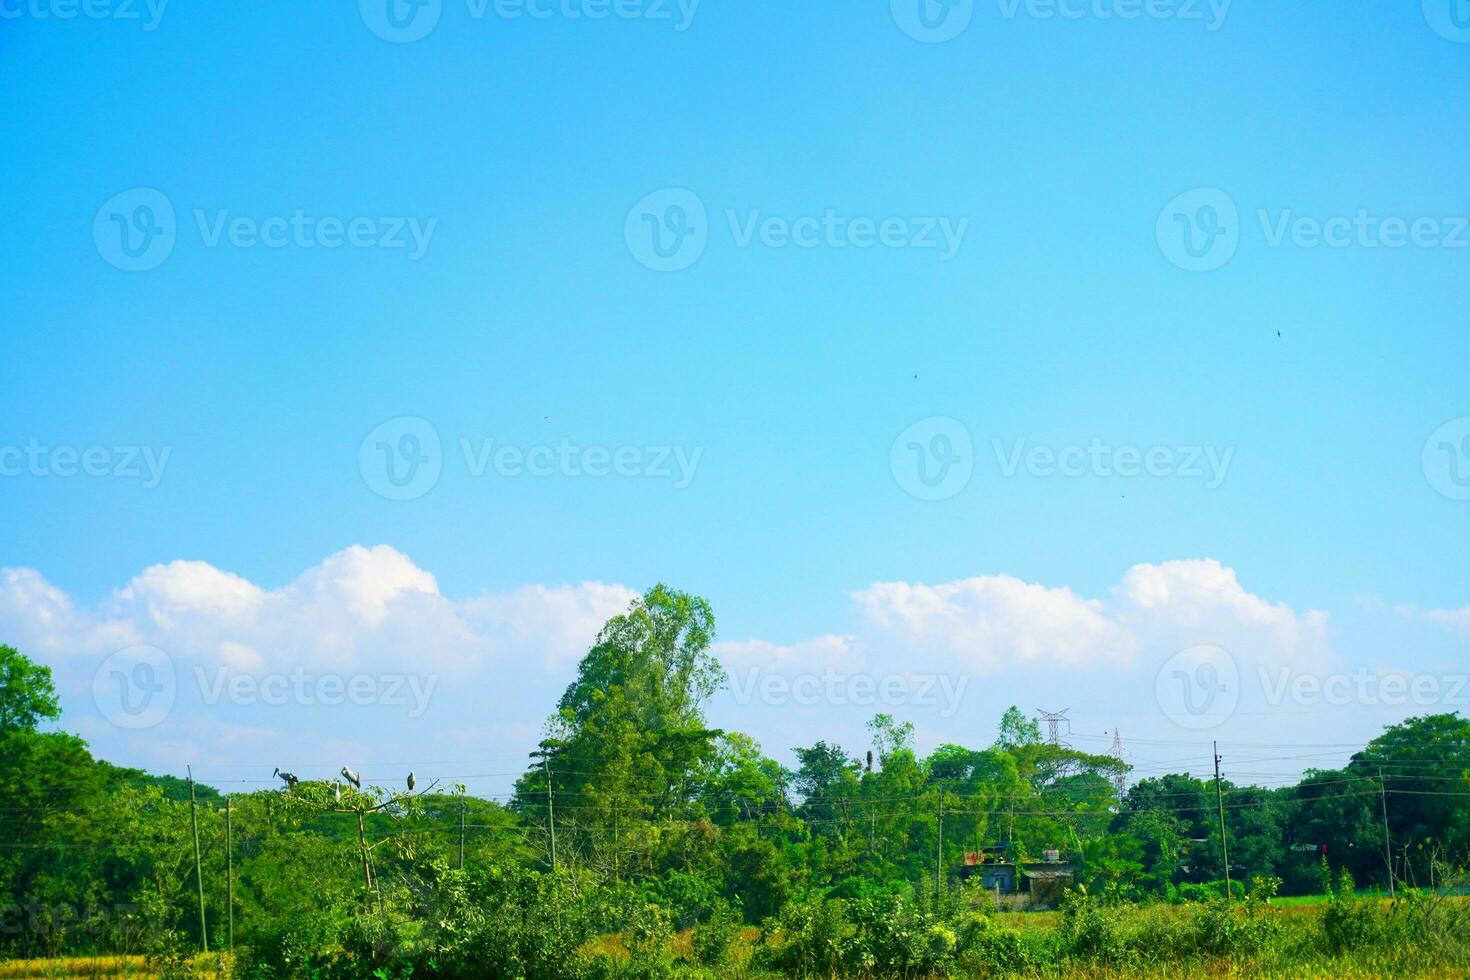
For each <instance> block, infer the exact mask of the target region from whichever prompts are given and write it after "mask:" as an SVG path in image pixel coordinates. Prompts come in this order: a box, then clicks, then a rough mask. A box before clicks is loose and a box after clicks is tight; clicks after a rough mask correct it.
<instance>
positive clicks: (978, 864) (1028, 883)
mask: <svg viewBox="0 0 1470 980" xmlns="http://www.w3.org/2000/svg"><path fill="white" fill-rule="evenodd" d="M1042 854H1043V856H1044V858H1045V859H1044V860H1041V861H1017V860H1015V857H1014V856H1013V849H1012V848H1011V846H1010V845H1009V844H997V845H994V846H992V847H990V848H987V849H986V850H985V851H978V852H970V853H967V854H966V855H965V864H964V866H963V867H962V868H960V869H959V872H958V877H959V879H960V880H961V881H968V880H970V879H973V878H979V879H980V887H981V888H984V889H985V890H986V891H988V892H994V893H996V894H997V895H1001V896H1025V904H1027V905H1033V906H1034V905H1055V904H1056V903H1057V902H1059V901H1061V898H1062V892H1064V891H1066V890H1067V889H1068V888H1070V887H1071V886H1072V885H1073V884H1075V883H1076V881H1077V865H1076V864H1074V863H1072V862H1070V861H1063V860H1062V856H1061V852H1060V851H1058V850H1052V849H1048V850H1044V851H1042Z"/></svg>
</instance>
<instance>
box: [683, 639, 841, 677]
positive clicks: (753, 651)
mask: <svg viewBox="0 0 1470 980" xmlns="http://www.w3.org/2000/svg"><path fill="white" fill-rule="evenodd" d="M711 652H712V653H714V655H715V656H716V657H718V658H719V660H720V662H721V663H722V664H724V665H725V667H726V668H727V669H730V670H736V669H741V668H751V667H758V668H764V669H766V670H816V669H819V668H822V667H828V666H839V665H840V666H845V667H847V668H849V669H852V668H853V667H855V666H856V665H857V663H858V659H859V658H860V655H861V652H860V651H859V650H858V648H857V638H856V637H853V636H843V635H841V634H837V633H824V634H822V635H821V636H814V637H812V638H811V639H809V640H802V641H800V642H798V643H790V644H784V645H783V644H779V643H771V642H769V641H767V640H738V641H732V642H725V643H716V644H714V645H713V646H712V647H711Z"/></svg>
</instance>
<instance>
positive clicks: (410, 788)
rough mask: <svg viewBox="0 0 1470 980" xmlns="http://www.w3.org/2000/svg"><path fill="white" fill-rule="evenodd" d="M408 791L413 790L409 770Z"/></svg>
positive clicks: (411, 776)
mask: <svg viewBox="0 0 1470 980" xmlns="http://www.w3.org/2000/svg"><path fill="white" fill-rule="evenodd" d="M408 791H409V792H410V793H412V792H413V773H412V772H411V771H410V772H409V774H408Z"/></svg>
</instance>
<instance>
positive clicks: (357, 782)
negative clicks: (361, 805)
mask: <svg viewBox="0 0 1470 980" xmlns="http://www.w3.org/2000/svg"><path fill="white" fill-rule="evenodd" d="M342 778H343V779H345V780H347V781H348V782H349V783H351V784H352V785H353V786H356V787H357V788H358V789H362V778H361V777H360V776H358V774H357V773H355V772H353V771H352V770H351V769H348V768H347V767H346V766H343V767H342Z"/></svg>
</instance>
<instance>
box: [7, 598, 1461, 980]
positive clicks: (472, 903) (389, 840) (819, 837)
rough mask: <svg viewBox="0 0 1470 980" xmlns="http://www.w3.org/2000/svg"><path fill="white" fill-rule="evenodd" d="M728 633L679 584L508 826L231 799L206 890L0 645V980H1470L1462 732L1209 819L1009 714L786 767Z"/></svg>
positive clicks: (1226, 808)
mask: <svg viewBox="0 0 1470 980" xmlns="http://www.w3.org/2000/svg"><path fill="white" fill-rule="evenodd" d="M713 635H714V616H713V613H712V611H711V610H710V608H709V605H708V604H707V603H706V602H705V601H704V600H702V599H699V598H698V597H695V596H691V595H687V594H684V593H680V592H676V591H673V590H670V589H668V588H665V587H663V586H659V587H655V588H654V589H652V590H650V591H649V592H648V593H647V595H645V596H644V597H643V598H642V599H641V600H640V601H638V602H636V603H635V604H634V605H633V607H632V608H631V609H630V610H629V611H628V612H627V613H626V614H624V615H621V616H617V617H615V618H613V619H612V620H610V621H609V622H608V623H607V624H606V626H605V627H604V628H603V630H602V632H601V634H600V635H599V637H598V639H597V642H596V643H595V645H594V646H593V647H592V649H591V650H590V651H589V652H588V653H587V655H586V656H585V657H584V658H583V660H582V662H581V664H580V666H579V668H578V673H577V677H576V679H575V680H574V681H573V682H572V684H571V685H570V686H569V687H568V688H567V690H566V693H565V694H564V695H563V696H562V698H561V701H560V702H559V704H558V705H557V706H556V711H555V713H554V714H553V715H552V718H551V721H550V723H549V725H548V729H547V737H546V739H545V740H544V741H543V742H542V743H541V745H540V746H539V751H538V753H536V755H535V757H534V758H532V759H530V760H528V766H527V769H526V771H525V774H524V775H523V776H522V777H521V778H520V780H519V782H518V783H517V785H516V789H515V793H514V795H513V797H512V798H511V799H509V800H507V801H505V802H504V803H498V802H492V801H488V800H481V799H476V798H473V797H469V796H467V795H466V794H465V793H464V792H463V790H462V788H460V787H445V786H430V787H427V788H426V787H424V786H417V787H416V788H415V789H412V790H410V789H408V788H406V787H403V786H394V787H392V788H387V787H377V786H372V785H369V784H368V783H366V782H364V783H363V785H361V786H355V785H353V784H352V783H351V782H349V781H348V780H346V779H345V778H344V779H342V780H336V781H331V782H326V781H301V782H299V783H297V784H296V785H294V786H292V787H289V788H288V787H287V786H286V784H285V783H282V785H281V786H280V788H277V789H272V790H262V791H257V792H252V793H246V794H236V795H233V796H232V797H230V799H229V806H228V821H229V837H230V846H229V847H228V848H227V846H226V819H227V817H226V799H225V797H223V796H221V795H220V794H219V793H218V792H216V791H215V790H213V789H210V788H208V787H204V786H199V787H196V788H195V796H196V800H197V805H196V807H195V809H194V812H193V814H192V816H193V817H194V818H196V819H197V822H198V833H199V839H200V869H199V872H198V873H196V866H195V851H194V837H193V832H192V827H191V805H190V802H189V792H190V790H189V786H188V784H187V783H185V782H183V781H181V780H178V779H176V778H172V777H156V776H150V775H148V774H145V773H142V772H138V771H136V770H129V769H121V768H118V767H115V766H112V765H109V764H107V763H105V762H102V761H98V760H94V759H93V758H92V757H91V755H90V754H89V752H88V751H87V748H86V745H85V744H84V743H83V742H82V741H81V740H80V739H79V738H76V737H75V736H72V735H68V734H63V733H56V732H41V731H38V730H37V727H38V725H40V724H41V723H43V722H45V721H47V720H49V719H55V718H56V717H57V715H58V708H57V702H56V697H55V693H54V690H53V689H52V684H51V678H50V672H49V670H48V669H47V668H45V667H42V666H39V665H37V664H34V663H33V662H32V661H30V660H28V659H27V658H26V657H24V656H23V655H22V654H21V653H19V652H18V651H16V650H14V649H12V648H9V647H0V785H4V786H5V787H6V794H5V796H4V798H3V800H0V831H3V833H0V978H5V977H10V976H21V975H43V974H41V973H37V972H35V971H44V970H47V969H51V968H52V967H50V966H46V965H41V966H36V965H35V964H31V963H26V964H22V963H20V962H19V961H21V960H41V959H48V958H56V957H63V956H69V957H84V956H96V957H103V956H105V957H137V958H140V959H133V960H128V959H117V960H107V961H102V960H94V961H90V962H91V965H88V963H87V961H83V960H73V961H70V965H63V964H55V969H56V970H59V971H61V972H56V973H53V974H51V975H76V976H85V975H104V973H103V972H97V973H93V972H92V971H93V970H94V969H96V970H98V971H102V970H103V969H104V968H102V967H97V966H96V964H97V963H100V962H105V963H111V964H113V966H114V967H116V969H118V970H119V971H121V970H124V969H131V968H136V969H139V970H144V971H147V972H148V973H150V974H153V975H167V976H185V975H191V974H201V975H213V974H215V973H216V972H219V973H232V974H233V975H235V976H241V977H250V978H277V977H279V978H285V977H323V978H326V977H333V978H334V977H367V976H374V977H381V978H385V980H387V978H400V977H402V978H406V977H410V976H412V977H454V978H460V977H463V978H470V977H517V976H519V977H548V978H549V977H664V976H708V977H725V976H732V975H734V976H751V977H756V976H773V977H774V976H813V977H829V976H908V977H929V976H948V975H954V976H975V975H985V974H987V973H1029V974H1039V975H1045V974H1058V975H1059V974H1061V973H1068V974H1081V975H1084V976H1086V975H1098V976H1134V975H1139V974H1145V975H1147V974H1150V973H1157V974H1158V975H1164V973H1166V972H1167V973H1170V974H1171V975H1177V973H1178V972H1179V971H1180V970H1181V969H1189V970H1194V969H1197V970H1199V971H1200V972H1224V971H1226V970H1228V969H1234V968H1239V969H1242V970H1248V971H1253V972H1267V973H1270V972H1278V973H1287V974H1292V975H1321V974H1338V975H1342V976H1372V975H1381V974H1384V973H1416V974H1422V975H1444V974H1447V973H1463V972H1464V971H1465V970H1466V969H1467V968H1470V949H1467V944H1470V909H1467V904H1466V900H1464V899H1460V898H1456V897H1454V894H1453V893H1454V892H1455V891H1456V890H1458V889H1460V888H1462V887H1463V877H1462V875H1461V873H1460V871H1459V870H1458V869H1459V868H1460V867H1461V866H1463V864H1464V860H1465V857H1466V855H1467V853H1470V720H1466V719H1463V718H1461V717H1460V716H1459V715H1458V714H1445V715H1431V716H1426V717H1421V718H1415V719H1411V720H1409V721H1407V722H1405V723H1403V724H1401V725H1395V726H1391V727H1389V728H1388V729H1387V730H1385V731H1384V733H1383V734H1382V735H1380V736H1379V737H1378V738H1375V739H1374V740H1373V741H1372V742H1370V743H1369V744H1368V745H1367V746H1365V747H1364V748H1363V750H1362V751H1360V752H1358V753H1357V754H1356V755H1354V756H1353V758H1352V761H1351V762H1350V763H1349V764H1348V765H1347V766H1346V767H1345V768H1344V769H1341V770H1331V771H1317V770H1311V771H1308V773H1307V775H1306V776H1305V777H1304V778H1303V779H1302V780H1301V781H1300V782H1299V783H1298V784H1297V785H1293V786H1288V787H1276V788H1264V787H1252V786H1237V785H1234V784H1232V783H1230V782H1225V783H1223V784H1222V786H1221V787H1220V791H1221V797H1220V799H1219V802H1218V803H1217V797H1216V786H1215V784H1214V782H1213V781H1202V780H1199V779H1195V778H1194V777H1192V776H1190V775H1188V774H1184V773H1176V774H1162V775H1151V776H1148V777H1147V778H1142V779H1136V780H1133V781H1132V782H1131V783H1130V785H1129V786H1128V788H1127V791H1126V793H1125V794H1124V795H1123V796H1122V797H1121V798H1119V796H1118V794H1117V790H1116V782H1117V780H1118V778H1119V777H1120V776H1125V775H1127V771H1126V770H1127V767H1126V766H1125V765H1124V763H1122V762H1121V761H1120V760H1118V759H1116V758H1114V757H1112V756H1109V755H1094V754H1089V753H1086V752H1082V751H1078V750H1076V749H1072V748H1069V747H1067V746H1065V745H1056V744H1051V743H1050V742H1048V741H1046V740H1044V739H1043V738H1042V737H1041V734H1040V732H1039V730H1038V728H1037V725H1036V722H1034V721H1031V720H1029V719H1028V718H1026V717H1025V716H1024V715H1023V714H1022V713H1021V712H1020V711H1019V710H1017V709H1015V708H1012V709H1011V710H1009V711H1007V712H1006V713H1005V715H1004V717H1003V718H1002V719H1001V720H1000V724H999V727H998V731H997V736H996V739H995V741H994V742H993V744H991V745H989V746H987V747H983V748H969V747H965V746H959V745H945V746H941V747H940V748H938V749H936V750H935V751H934V752H933V753H931V754H930V755H929V756H927V757H926V758H920V757H919V756H918V755H917V754H916V753H915V751H914V749H913V745H912V742H913V731H912V727H911V726H909V725H907V724H904V723H901V722H899V721H896V720H895V719H893V718H891V717H889V716H887V715H878V716H877V717H875V718H874V719H873V720H872V722H871V723H870V725H869V728H870V731H871V734H872V747H871V751H870V752H869V751H867V750H866V749H864V751H862V752H861V753H860V755H857V756H855V755H854V754H853V753H851V752H849V751H847V750H846V749H844V748H841V747H839V746H837V745H834V744H830V743H827V742H821V741H819V742H817V743H816V744H815V745H812V746H807V747H802V748H798V749H796V758H797V760H798V766H797V768H796V769H795V770H790V769H787V768H786V767H784V766H782V765H781V764H779V763H777V762H776V761H774V760H773V759H771V758H769V757H767V756H766V755H764V754H763V752H762V750H761V747H760V746H759V745H758V744H757V743H756V742H755V740H754V739H752V738H751V737H750V736H748V735H744V734H741V733H739V732H725V731H717V730H712V729H710V728H708V727H707V725H706V723H705V718H704V715H703V707H704V705H705V703H706V702H707V700H708V699H709V697H710V696H711V695H712V694H713V693H714V692H715V691H716V690H717V689H718V687H719V685H720V684H721V683H722V682H723V673H722V671H721V670H720V667H719V664H718V662H717V661H716V660H715V659H714V658H713V656H712V655H711V654H710V652H709V645H710V642H711V640H712V638H713ZM1259 754H1261V755H1269V754H1272V753H1270V752H1269V751H1263V752H1260V753H1259ZM1279 754H1281V755H1286V754H1288V751H1287V750H1282V751H1281V752H1279ZM262 775H264V774H262ZM353 775H355V774H353ZM1222 810H1223V813H1224V821H1225V825H1226V838H1227V841H1228V844H1229V852H1230V877H1231V879H1233V885H1234V887H1233V888H1232V890H1231V891H1232V895H1231V898H1232V899H1233V900H1231V901H1227V900H1226V898H1225V886H1224V878H1225V874H1224V871H1225V868H1224V865H1223V863H1222V852H1223V849H1222V847H1221V840H1220V828H1219V819H1220V816H1219V815H1220V812H1221V811H1222ZM1385 814H1386V816H1387V835H1386V836H1385ZM461 842H462V843H461ZM997 842H1006V843H1007V844H1008V845H1009V846H1008V847H1007V848H1006V849H1005V850H1004V851H1003V852H997V850H996V849H995V848H994V847H993V845H994V844H996V843H997ZM1385 845H1387V847H1386V846H1385ZM1048 850H1057V851H1059V852H1061V855H1062V858H1063V860H1064V862H1065V863H1066V866H1067V867H1068V868H1069V869H1074V870H1075V880H1074V881H1073V887H1072V888H1070V889H1069V890H1067V891H1066V892H1065V893H1064V894H1060V893H1059V894H1060V903H1059V908H1057V909H1056V910H1055V911H1051V912H1025V913H1016V912H1005V911H1000V912H998V911H996V909H995V898H994V896H993V895H992V894H991V893H990V892H988V891H986V890H984V889H983V888H982V887H980V885H979V881H980V877H979V876H978V875H972V876H968V877H967V876H966V874H965V868H966V864H967V862H974V861H976V860H987V859H988V860H994V859H995V858H996V856H997V854H998V853H999V854H1003V855H1004V856H1005V857H1007V859H1012V860H1017V861H1019V862H1021V863H1022V864H1025V862H1027V861H1031V860H1035V859H1037V858H1039V857H1040V856H1041V855H1042V854H1043V853H1044V852H1045V851H1048ZM553 852H554V855H555V859H554V862H553ZM1390 861H1391V862H1392V868H1393V873H1392V877H1390V872H1389V867H1390ZM231 879H232V880H233V895H234V899H233V915H231V912H230V910H231V903H230V902H229V899H228V898H227V895H228V894H229V891H228V888H227V882H228V881H229V880H231ZM200 881H202V882H203V890H204V895H203V905H204V919H205V924H206V928H207V932H208V935H207V939H208V943H209V946H210V949H211V950H216V951H217V950H220V949H223V948H226V947H228V946H229V945H230V942H231V930H232V929H233V944H234V949H235V954H234V956H233V957H223V958H218V959H216V958H205V957H198V956H197V955H196V954H197V953H198V952H199V950H200V948H201V946H202V945H203V942H204V940H205V938H206V937H205V936H203V935H201V929H200V895H199V883H200ZM1359 887H1361V888H1362V889H1372V890H1374V891H1375V892H1382V891H1386V890H1388V889H1389V888H1392V889H1393V891H1394V893H1395V895H1394V897H1393V898H1392V899H1388V898H1377V897H1370V896H1366V895H1364V894H1362V893H1361V892H1360V891H1359ZM1285 896H1314V897H1315V899H1314V900H1312V901H1291V900H1289V899H1286V898H1285ZM6 960H9V961H11V962H9V963H6V962H3V961H6ZM22 969H24V970H25V971H27V972H25V973H22V972H17V971H20V970H22Z"/></svg>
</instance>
